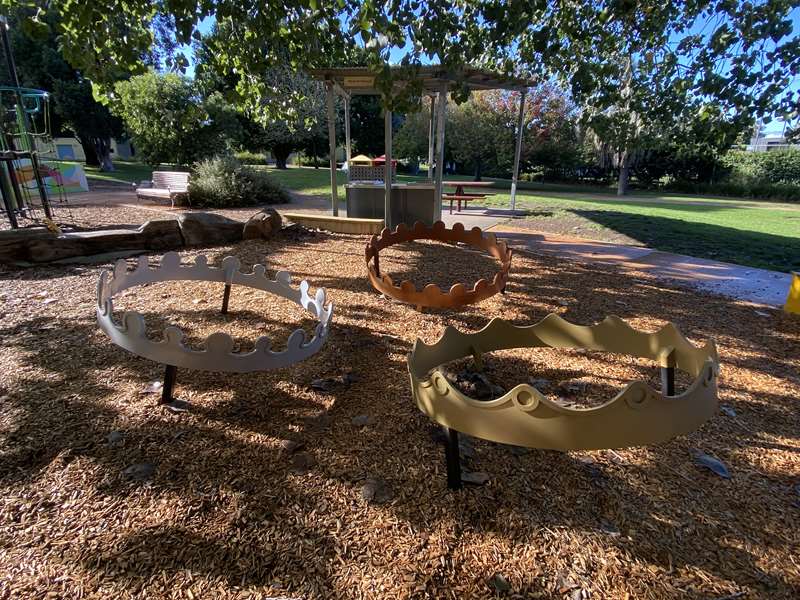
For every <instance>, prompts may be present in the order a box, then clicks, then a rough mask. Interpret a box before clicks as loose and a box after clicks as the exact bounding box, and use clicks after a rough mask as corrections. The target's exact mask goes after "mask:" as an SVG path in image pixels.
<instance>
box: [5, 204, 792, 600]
mask: <svg viewBox="0 0 800 600" xmlns="http://www.w3.org/2000/svg"><path fill="white" fill-rule="evenodd" d="M85 210H87V211H88V210H89V209H85ZM108 210H109V209H104V210H103V211H102V214H100V215H99V216H100V217H101V218H100V220H101V221H103V222H105V221H106V220H107V219H108V215H107V211H108ZM83 212H84V211H83V210H82V211H81V213H82V214H81V215H80V216H81V219H82V220H84V221H86V222H91V216H90V213H87V214H86V215H84V214H83ZM133 212H135V211H133ZM130 213H131V211H128V213H125V214H122V213H120V215H118V216H119V218H120V219H123V220H121V221H120V222H134V223H136V222H137V221H136V219H137V218H138V219H139V220H138V222H141V221H142V220H144V219H146V218H150V217H151V216H152V215H150V214H149V213H148V214H144V215H138V216H137V215H134V214H130ZM129 217H130V218H129ZM365 242H366V239H365V238H359V237H354V236H344V235H333V234H326V233H312V234H309V235H299V236H297V235H296V236H293V237H289V238H286V237H283V238H280V239H275V240H272V241H270V242H260V241H250V242H245V243H242V244H239V245H236V246H233V247H227V248H213V249H208V250H205V251H204V253H206V254H207V255H208V256H209V257H210V260H211V261H212V262H215V263H216V262H219V261H220V260H221V259H222V258H223V257H224V256H226V255H228V254H234V255H236V256H238V257H239V258H240V259H241V260H242V262H243V263H244V264H245V265H247V266H251V265H252V264H254V263H256V262H264V263H265V264H266V265H267V266H268V268H269V269H270V272H271V273H272V272H274V271H275V270H278V269H286V270H289V271H291V272H292V273H293V274H294V276H295V279H294V281H295V283H296V282H297V281H298V280H299V278H301V277H302V278H307V279H308V280H309V281H310V282H311V284H312V287H314V288H316V287H318V286H324V287H325V288H326V289H327V290H328V293H329V297H330V298H331V299H332V300H333V301H334V302H335V304H336V309H335V313H334V320H333V326H332V329H331V333H330V339H329V341H328V343H327V345H326V346H325V347H324V349H323V350H322V351H321V352H320V353H319V354H317V355H316V356H314V357H313V358H312V359H310V360H308V361H306V362H304V363H301V364H299V365H297V366H295V367H293V368H289V369H284V370H280V371H275V372H269V373H258V374H249V375H233V374H224V373H223V374H221V373H202V372H187V371H185V370H180V371H179V373H178V386H177V396H178V397H179V398H181V399H184V400H188V401H189V402H190V404H191V410H190V411H189V412H188V413H182V414H173V413H171V412H168V411H166V410H164V409H163V408H159V407H158V406H157V405H156V401H157V399H158V394H152V393H151V394H143V393H142V392H143V390H145V388H147V386H148V384H149V383H150V382H152V381H154V380H158V379H159V378H160V377H161V376H162V371H161V368H160V367H159V366H158V365H155V364H153V363H151V362H149V361H147V360H144V359H140V358H137V357H135V356H133V355H131V354H128V353H126V352H125V351H123V350H121V349H119V348H117V347H115V346H113V345H112V344H111V343H110V341H109V340H108V339H107V338H106V337H105V336H104V335H103V334H102V333H101V332H100V331H99V330H98V328H97V326H96V322H95V316H94V304H95V287H96V283H97V278H98V275H99V272H100V269H101V267H94V266H92V267H86V266H81V267H42V268H36V269H29V270H5V271H0V280H1V281H2V283H0V286H2V287H0V373H2V381H1V382H0V598H45V597H47V598H115V599H116V598H269V597H285V598H303V599H307V598H348V599H349V598H353V599H356V598H381V599H383V598H454V599H455V598H458V599H460V598H491V597H497V596H501V597H508V598H568V599H571V600H572V599H577V598H613V599H617V598H637V599H638V598H654V599H661V598H706V599H708V598H725V597H727V598H796V597H798V593H799V590H800V528H798V527H797V523H798V517H800V487H798V484H800V440H798V435H800V411H798V397H799V396H800V376H799V375H798V348H800V319H798V317H797V316H790V315H787V314H784V313H782V312H780V311H777V310H768V309H764V308H763V307H758V308H757V307H753V306H750V305H746V304H743V303H736V302H731V301H728V300H726V299H722V298H720V297H715V296H709V295H703V294H700V293H698V292H695V291H688V290H686V289H682V288H678V287H670V286H668V285H665V284H663V283H659V282H657V281H655V280H654V279H651V278H649V277H648V276H647V275H644V274H636V273H633V274H631V273H623V272H621V271H617V270H615V269H613V268H611V267H600V266H596V265H595V266H585V265H579V264H576V263H568V262H563V261H558V260H555V259H552V258H544V257H541V256H536V255H531V254H526V253H519V254H517V255H515V257H514V260H513V264H512V271H511V276H510V281H509V285H508V293H507V294H506V295H505V296H499V295H498V296H495V297H493V298H491V299H489V300H487V301H485V302H483V303H482V304H480V305H477V306H474V307H468V308H466V309H465V310H463V311H460V312H424V313H421V312H417V311H416V310H414V309H413V308H412V307H409V306H405V305H402V304H398V303H395V302H392V301H389V300H386V299H384V298H382V297H381V296H380V295H379V294H377V293H376V292H375V291H374V290H373V289H372V288H371V287H370V285H369V282H368V281H367V279H366V277H365V266H364V254H363V251H364V244H365ZM198 253H199V252H198V251H187V252H184V253H183V256H184V259H191V258H192V257H193V256H194V255H196V254H198ZM158 258H159V257H158V256H153V257H152V260H153V261H156V260H157V259H158ZM381 258H382V260H381V263H382V268H383V269H384V270H385V271H386V272H388V273H391V274H392V275H393V277H395V279H399V278H402V277H403V276H404V275H405V276H408V277H410V278H411V279H412V280H413V281H415V282H416V283H417V284H418V285H420V284H423V283H427V282H429V281H436V282H438V283H440V284H443V285H449V284H450V283H454V282H456V281H461V282H464V283H471V282H473V281H474V280H475V279H477V278H478V277H480V276H486V275H489V274H491V273H493V272H494V269H495V268H496V266H495V265H494V264H493V262H492V261H491V260H490V259H488V258H484V257H481V256H480V255H477V254H475V253H474V252H470V251H468V250H464V249H460V248H455V247H446V246H440V245H439V246H437V245H434V244H418V245H408V246H405V247H398V248H391V249H388V250H387V251H386V252H385V253H382V256H381ZM221 295H222V290H221V286H216V285H201V284H195V283H185V284H178V283H175V284H163V285H150V286H146V287H143V288H139V289H134V290H131V292H130V293H129V294H127V295H125V296H124V297H123V298H122V299H121V302H120V305H121V306H125V307H128V308H135V309H137V310H140V311H142V312H144V313H145V314H146V316H147V318H148V322H149V324H150V327H151V329H152V330H153V331H156V330H158V329H159V328H160V327H162V326H163V325H165V324H167V323H177V324H179V325H180V326H181V327H182V328H184V330H185V331H186V332H187V334H189V335H190V336H191V339H192V340H193V341H194V342H195V343H201V342H202V340H203V339H204V337H205V336H206V335H207V334H208V333H210V332H211V331H214V330H224V331H228V332H230V333H231V334H232V335H234V336H235V337H236V338H237V343H238V344H239V345H240V347H246V346H247V344H252V343H253V341H254V340H255V339H256V337H257V336H258V335H261V334H264V333H268V334H269V333H272V334H274V335H275V337H276V338H280V339H283V340H285V338H286V335H287V334H288V332H289V331H291V330H292V329H294V328H295V327H297V326H305V327H306V328H308V329H309V330H310V328H311V326H312V321H311V319H308V318H307V317H305V316H304V315H303V313H302V311H301V310H300V309H298V308H297V307H296V306H294V305H292V304H291V303H288V302H285V301H280V300H277V299H276V298H274V297H271V296H268V295H266V294H262V293H261V292H257V291H252V290H247V289H241V288H239V289H237V288H234V291H233V294H232V298H231V314H230V315H229V316H227V317H223V316H221V315H219V314H218V308H219V304H220V301H221ZM549 312H557V313H559V314H562V315H563V316H565V317H566V318H567V319H569V320H571V321H573V322H575V323H582V324H591V323H594V322H597V321H599V320H601V319H602V318H603V317H605V316H606V315H609V314H616V315H619V316H620V317H622V318H624V319H627V320H628V321H630V322H631V323H632V324H633V325H634V326H636V327H639V328H643V329H647V330H655V329H657V328H658V327H659V326H661V325H662V324H664V323H665V322H667V321H670V320H671V321H674V322H675V323H677V324H678V326H679V327H680V328H681V329H682V330H683V332H684V333H685V334H686V335H687V336H688V337H689V338H690V339H692V340H693V341H694V342H696V343H699V342H701V341H703V340H705V339H707V338H714V339H715V340H716V341H717V343H718V345H719V351H720V355H721V358H722V374H721V379H720V385H721V391H720V396H721V401H722V402H723V403H724V405H725V412H720V414H719V415H717V416H716V417H715V418H714V419H713V420H711V421H710V422H709V423H708V424H707V425H705V426H704V427H703V428H702V429H701V430H700V431H698V432H696V433H693V434H691V435H688V436H685V437H681V438H679V439H676V440H674V441H671V442H669V443H666V444H663V445H659V446H655V447H649V448H637V449H629V450H619V451H615V452H610V451H598V452H580V453H578V452H576V453H566V454H564V453H557V452H545V451H538V450H529V451H520V450H519V449H512V448H509V447H505V446H501V445H495V444H491V443H488V442H484V441H480V440H474V441H473V443H472V447H473V448H474V452H473V453H470V454H471V456H470V457H469V458H468V464H467V468H468V469H469V470H471V471H477V472H482V473H486V474H487V475H488V476H489V481H488V482H487V483H486V484H484V485H482V486H472V487H467V488H466V489H464V490H463V491H461V492H457V493H453V492H450V491H448V490H447V488H446V483H445V469H444V458H443V448H442V446H441V445H439V444H438V443H437V441H436V438H437V436H435V435H432V428H431V426H430V423H429V421H428V419H427V418H426V417H425V416H424V415H422V414H421V413H420V412H419V410H418V409H417V408H416V406H415V405H414V403H413V401H412V399H411V395H410V391H409V382H408V374H407V371H406V365H405V357H406V354H407V353H408V352H409V350H410V349H411V346H412V343H413V342H414V340H415V339H416V338H417V337H421V338H422V339H424V340H426V341H428V342H433V341H435V340H436V339H437V338H438V337H439V335H440V334H441V331H442V329H443V327H444V326H445V325H447V324H452V325H455V326H457V327H459V328H461V329H462V330H477V329H479V328H481V327H483V326H484V325H485V324H486V323H487V322H488V320H489V319H490V318H491V317H495V316H499V317H504V318H507V319H510V320H512V321H513V322H515V323H518V324H526V323H531V322H533V321H536V320H539V319H541V318H542V317H544V316H545V315H546V314H547V313H549ZM765 314H766V315H767V316H763V315H765ZM489 364H490V366H487V369H489V370H490V374H491V377H492V379H493V381H494V380H503V379H512V378H513V379H514V381H513V382H510V383H509V385H513V383H518V382H520V381H527V380H536V379H539V380H547V382H550V383H551V384H552V386H553V390H549V391H550V392H552V393H553V394H554V397H555V396H558V395H559V393H558V392H557V391H554V390H555V389H556V388H557V387H558V386H561V389H566V390H569V389H570V385H572V389H574V390H580V389H582V386H583V388H585V389H587V390H594V391H592V392H589V393H587V397H588V398H589V400H588V401H590V402H593V401H594V398H600V399H602V398H607V397H609V396H610V395H611V394H613V393H614V392H615V390H617V389H619V387H620V386H622V385H623V384H624V383H625V382H626V381H627V380H628V379H629V378H632V377H637V378H644V379H646V380H648V381H650V382H651V383H653V384H654V385H657V382H658V373H657V371H656V370H655V368H654V367H653V365H649V364H644V363H640V361H632V360H630V359H625V358H620V357H615V356H609V355H604V354H599V353H588V354H587V353H578V352H555V351H552V350H541V351H525V352H516V351H512V352H503V353H498V354H497V356H494V357H493V358H492V360H491V362H490V363H489ZM348 373H349V374H350V375H348V376H347V377H344V375H345V374H348ZM319 380H322V381H327V380H329V381H328V384H325V385H319ZM313 382H317V384H318V385H315V386H312V383H313ZM564 382H566V383H564ZM575 382H583V383H578V384H576V383H575ZM575 396H576V398H575V399H570V398H568V399H567V400H568V401H570V402H574V403H576V404H580V403H581V400H580V394H575ZM356 417H361V418H358V419H355V418H356ZM354 419H355V420H354ZM292 442H294V443H292ZM696 451H701V452H704V453H706V454H708V455H711V456H714V457H716V458H717V459H719V460H721V461H723V462H724V463H725V464H726V465H727V467H728V468H729V470H730V472H731V475H732V477H731V478H730V479H723V478H721V477H719V476H718V475H715V474H714V473H712V472H711V471H709V470H707V469H704V468H702V467H700V466H698V465H697V464H696V463H695V460H694V458H693V453H694V452H696ZM293 452H294V454H292V453H293Z"/></svg>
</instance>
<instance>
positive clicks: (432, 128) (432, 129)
mask: <svg viewBox="0 0 800 600" xmlns="http://www.w3.org/2000/svg"><path fill="white" fill-rule="evenodd" d="M430 99H431V122H430V124H429V125H428V181H433V142H434V140H435V139H436V96H434V95H433V94H431V96H430Z"/></svg>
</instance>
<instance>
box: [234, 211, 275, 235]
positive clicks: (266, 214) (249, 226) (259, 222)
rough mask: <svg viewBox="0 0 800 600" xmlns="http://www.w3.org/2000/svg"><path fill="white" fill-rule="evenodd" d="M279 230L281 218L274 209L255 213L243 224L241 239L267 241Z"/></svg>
mask: <svg viewBox="0 0 800 600" xmlns="http://www.w3.org/2000/svg"><path fill="white" fill-rule="evenodd" d="M280 228H281V216H280V215H279V214H278V211H277V210H275V209H274V208H265V209H264V210H262V211H260V212H257V213H256V214H254V215H253V216H252V217H250V218H249V219H248V220H247V223H245V224H244V230H243V237H244V239H246V240H262V239H263V240H268V239H270V238H271V237H272V236H273V235H275V233H276V232H277V231H280Z"/></svg>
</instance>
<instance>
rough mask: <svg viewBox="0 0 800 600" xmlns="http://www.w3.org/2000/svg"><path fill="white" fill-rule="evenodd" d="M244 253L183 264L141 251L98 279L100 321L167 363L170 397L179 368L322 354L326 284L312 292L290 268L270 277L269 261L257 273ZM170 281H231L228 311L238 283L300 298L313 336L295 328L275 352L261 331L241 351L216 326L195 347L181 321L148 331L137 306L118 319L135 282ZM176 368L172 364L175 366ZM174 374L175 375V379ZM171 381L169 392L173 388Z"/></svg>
mask: <svg viewBox="0 0 800 600" xmlns="http://www.w3.org/2000/svg"><path fill="white" fill-rule="evenodd" d="M240 266H241V262H240V261H239V259H238V258H236V257H233V256H228V257H226V258H224V259H223V260H222V263H221V265H220V266H219V267H210V266H208V259H207V258H206V257H205V256H198V257H197V258H195V261H194V264H181V259H180V256H179V255H178V254H176V253H175V252H168V253H166V254H164V256H163V257H162V259H161V264H160V265H159V266H158V267H157V268H150V267H149V266H148V262H147V257H146V256H140V257H139V259H138V265H137V267H136V268H135V269H134V270H133V271H128V264H127V262H126V261H125V260H118V261H117V263H116V264H115V266H114V270H113V272H111V271H103V272H102V273H101V274H100V281H99V282H98V284H97V323H98V325H99V326H100V329H102V330H103V331H104V332H105V333H106V335H108V337H110V338H111V341H112V342H114V344H116V345H117V346H120V347H121V348H124V349H126V350H128V351H129V352H132V353H133V354H136V355H137V356H141V357H143V358H147V359H149V360H152V361H155V362H158V363H162V364H164V365H167V374H166V377H165V383H164V388H165V394H164V400H165V401H166V400H169V399H170V397H171V387H172V384H174V377H175V368H177V367H181V368H186V369H193V370H201V371H227V372H233V373H250V372H253V371H265V370H269V369H279V368H283V367H288V366H290V365H293V364H295V363H297V362H300V361H302V360H305V359H307V358H309V357H310V356H313V355H314V354H316V353H317V352H318V351H319V350H320V348H322V346H323V344H324V343H325V340H326V339H327V338H328V331H329V328H330V323H331V317H332V315H333V303H332V302H331V303H329V304H327V305H326V304H325V290H324V289H323V288H319V289H318V290H317V292H316V294H315V295H314V296H311V295H309V285H308V282H307V281H305V280H303V281H301V282H300V286H299V287H298V288H294V287H292V286H291V283H290V282H291V275H290V274H289V273H287V272H285V271H280V272H278V273H277V274H276V276H275V279H274V280H273V279H269V278H267V277H266V275H265V273H266V268H265V267H264V265H255V266H254V267H253V271H252V273H242V272H241V271H240V270H239V268H240ZM166 281H211V282H219V283H224V284H225V295H224V297H223V305H222V312H223V313H227V305H228V298H229V296H230V290H231V286H232V285H243V286H246V287H250V288H254V289H257V290H262V291H265V292H268V293H270V294H275V295H276V296H281V297H282V298H286V299H287V300H291V301H292V302H294V303H295V304H298V305H299V306H301V307H302V308H303V309H305V310H306V311H307V312H309V313H310V314H311V315H313V316H314V318H315V319H316V320H317V322H318V323H317V326H316V327H315V328H314V333H313V336H312V337H311V338H310V339H309V338H308V336H307V334H306V332H305V331H304V330H303V329H297V330H295V331H293V332H292V334H291V335H290V336H289V339H288V340H287V343H286V349H285V350H283V351H281V352H274V351H273V350H272V349H271V342H270V339H269V338H268V337H266V336H261V337H259V338H258V340H256V343H255V347H254V348H253V349H252V350H251V351H249V352H235V351H234V346H235V344H234V341H233V338H231V336H229V335H228V334H227V333H223V332H216V333H212V334H211V335H209V336H208V337H207V338H206V341H205V344H204V349H202V350H195V349H193V348H189V347H187V346H186V345H184V338H185V336H184V333H183V332H182V331H181V330H180V329H179V328H178V327H175V326H168V327H165V328H164V339H162V340H158V341H157V340H152V339H150V338H148V337H147V333H146V327H145V320H144V317H143V316H142V315H141V314H139V313H138V312H135V311H126V312H125V313H124V314H123V316H122V319H121V322H120V323H119V324H117V323H116V322H115V321H114V318H113V313H114V305H113V297H114V296H115V295H117V294H118V293H119V292H121V291H123V290H126V289H128V288H131V287H135V286H139V285H145V284H148V283H156V282H166ZM170 368H171V369H170ZM170 380H171V381H170ZM168 387H169V390H168V393H167V388H168Z"/></svg>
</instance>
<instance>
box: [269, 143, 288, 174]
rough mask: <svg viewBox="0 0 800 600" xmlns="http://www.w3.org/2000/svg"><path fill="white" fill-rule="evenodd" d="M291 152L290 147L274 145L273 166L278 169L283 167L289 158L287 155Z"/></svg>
mask: <svg viewBox="0 0 800 600" xmlns="http://www.w3.org/2000/svg"><path fill="white" fill-rule="evenodd" d="M291 153H292V151H291V149H288V148H284V147H282V146H276V147H275V148H273V149H272V154H274V155H275V166H276V167H277V168H278V169H285V168H287V167H286V161H287V160H288V159H289V155H290V154H291Z"/></svg>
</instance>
